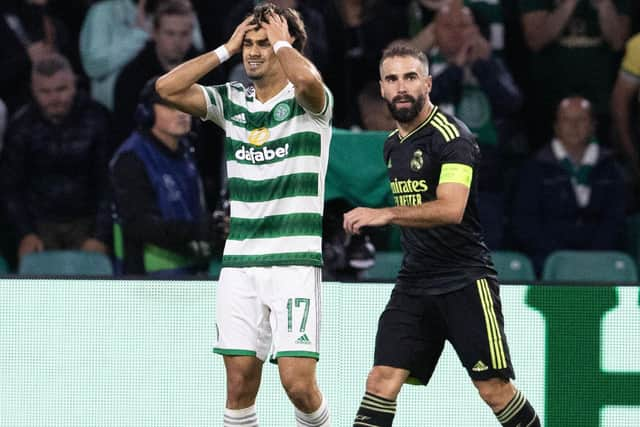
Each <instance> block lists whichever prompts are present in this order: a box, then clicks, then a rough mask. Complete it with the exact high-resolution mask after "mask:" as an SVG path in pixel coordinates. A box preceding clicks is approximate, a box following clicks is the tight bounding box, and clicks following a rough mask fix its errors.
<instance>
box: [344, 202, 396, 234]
mask: <svg viewBox="0 0 640 427" xmlns="http://www.w3.org/2000/svg"><path fill="white" fill-rule="evenodd" d="M391 217H392V215H391V211H390V210H389V209H388V208H382V209H372V208H355V209H351V210H350V211H349V212H347V213H345V214H344V219H343V221H342V226H343V227H344V230H345V231H346V232H347V233H350V234H360V231H361V229H362V227H379V226H382V225H387V224H389V223H390V222H391Z"/></svg>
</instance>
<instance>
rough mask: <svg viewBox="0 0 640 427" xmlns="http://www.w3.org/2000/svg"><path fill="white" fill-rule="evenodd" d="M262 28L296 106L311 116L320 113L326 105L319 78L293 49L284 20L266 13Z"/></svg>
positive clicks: (310, 65) (307, 61)
mask: <svg viewBox="0 0 640 427" xmlns="http://www.w3.org/2000/svg"><path fill="white" fill-rule="evenodd" d="M262 26H263V27H264V29H265V30H266V32H267V37H268V39H269V43H271V46H272V47H273V50H274V52H275V53H276V56H277V57H278V60H279V61H280V64H281V65H282V69H283V71H284V73H285V75H286V76H287V79H288V80H289V81H290V82H291V83H293V86H294V87H295V91H296V100H297V101H298V103H300V105H302V106H303V107H304V108H305V109H306V110H308V111H310V112H312V113H321V112H322V111H323V110H324V108H325V105H326V100H325V96H326V95H325V91H324V85H323V83H322V77H321V76H320V73H319V72H318V70H317V69H316V67H315V66H314V65H313V64H312V63H311V61H309V60H308V59H307V58H305V57H304V56H303V55H302V54H301V53H300V52H298V50H297V49H295V48H293V46H292V43H294V41H295V38H294V37H292V36H291V34H290V32H289V27H288V24H287V20H286V19H284V18H283V17H282V16H280V15H277V14H275V13H270V14H269V15H268V16H267V23H265V24H262Z"/></svg>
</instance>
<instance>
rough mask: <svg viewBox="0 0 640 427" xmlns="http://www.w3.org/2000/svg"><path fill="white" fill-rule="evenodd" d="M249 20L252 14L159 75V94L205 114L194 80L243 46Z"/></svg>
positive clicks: (250, 26) (188, 110)
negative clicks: (217, 42) (218, 41)
mask: <svg viewBox="0 0 640 427" xmlns="http://www.w3.org/2000/svg"><path fill="white" fill-rule="evenodd" d="M250 21H251V17H247V18H246V19H245V20H244V21H242V23H240V25H238V27H237V28H236V30H235V31H234V32H233V34H232V35H231V38H230V39H229V41H228V42H227V43H225V44H224V45H222V46H220V47H218V48H217V49H215V50H213V51H210V52H207V53H203V54H202V55H200V56H197V57H195V58H193V59H191V60H189V61H187V62H184V63H182V64H180V65H178V66H177V67H176V68H174V69H173V70H171V71H169V72H168V73H166V74H164V75H163V76H161V77H160V78H159V79H158V81H157V83H156V90H157V92H158V95H160V96H161V97H162V99H164V100H165V101H167V102H168V103H169V104H171V105H173V106H174V107H175V108H177V109H179V110H182V111H184V112H186V113H189V114H192V115H194V116H198V117H205V116H206V114H207V103H206V100H205V99H204V94H203V93H202V90H201V89H200V88H199V86H198V85H197V84H196V82H198V80H200V79H201V78H202V77H204V76H205V75H206V74H207V73H209V72H211V70H213V69H215V68H216V67H218V66H219V65H220V64H222V63H223V62H224V61H226V60H227V59H229V58H230V57H231V56H233V55H235V54H237V53H239V52H240V51H241V50H242V42H243V40H244V35H245V33H246V32H247V31H249V30H252V29H254V28H255V25H253V24H250Z"/></svg>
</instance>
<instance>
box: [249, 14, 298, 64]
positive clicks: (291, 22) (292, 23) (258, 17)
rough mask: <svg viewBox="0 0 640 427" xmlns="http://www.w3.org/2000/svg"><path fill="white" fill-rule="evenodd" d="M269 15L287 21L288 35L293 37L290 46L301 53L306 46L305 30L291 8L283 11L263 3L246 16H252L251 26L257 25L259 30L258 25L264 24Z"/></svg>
mask: <svg viewBox="0 0 640 427" xmlns="http://www.w3.org/2000/svg"><path fill="white" fill-rule="evenodd" d="M270 14H274V15H279V16H281V17H283V18H284V19H286V20H287V26H288V28H289V34H290V35H291V37H293V43H292V45H293V47H294V48H295V49H296V50H297V51H298V52H302V50H303V49H304V47H305V45H306V44H307V30H306V29H305V28H304V22H302V18H301V17H300V14H299V13H298V11H296V10H295V9H291V8H287V9H283V8H281V7H279V6H276V5H275V4H273V3H268V2H265V3H260V4H258V5H256V7H254V8H253V12H252V13H250V14H249V15H248V16H253V19H252V20H251V24H257V25H258V28H260V24H261V23H263V22H264V23H266V22H267V18H268V16H269V15H270Z"/></svg>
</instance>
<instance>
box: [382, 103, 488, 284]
mask: <svg viewBox="0 0 640 427" xmlns="http://www.w3.org/2000/svg"><path fill="white" fill-rule="evenodd" d="M384 160H385V163H386V165H387V168H388V173H389V180H390V185H391V191H392V193H393V197H394V200H395V204H396V206H415V205H419V204H422V203H428V202H429V201H432V200H435V199H436V189H437V188H438V182H439V179H440V172H441V169H442V165H444V164H453V165H466V166H468V167H470V168H471V170H472V171H473V174H472V178H471V186H470V192H469V200H468V201H467V206H466V209H465V212H464V217H463V219H462V222H461V223H460V224H450V225H443V226H436V227H430V228H418V227H401V243H402V247H403V249H404V251H405V256H404V260H403V262H402V267H401V269H400V272H399V274H398V281H397V285H398V286H400V287H403V288H406V290H407V291H412V292H417V293H432V294H440V293H446V292H451V291H454V290H457V289H460V288H462V287H464V286H466V285H468V284H469V283H473V281H475V280H476V279H478V278H480V277H488V276H489V277H495V275H496V272H495V270H494V268H493V264H492V262H491V256H490V252H489V249H488V248H487V246H486V245H485V243H484V241H483V236H482V227H481V225H480V221H479V218H478V209H477V202H476V198H477V184H476V183H477V176H476V174H477V170H478V164H479V162H480V149H479V147H478V144H477V143H476V141H475V138H474V137H473V134H471V132H470V131H469V129H468V128H467V127H466V126H465V125H464V124H463V123H462V122H461V121H460V120H458V119H457V118H455V117H453V116H451V115H448V114H445V113H444V112H442V111H440V110H439V109H438V107H434V108H433V110H432V111H431V113H430V114H429V117H427V119H426V120H425V121H424V122H423V123H422V124H421V125H420V126H418V127H417V128H416V129H415V130H414V131H412V132H411V133H409V134H407V135H406V136H405V137H403V138H401V137H400V135H399V133H398V132H397V131H394V132H393V133H391V134H390V135H389V137H388V138H387V140H386V141H385V145H384ZM465 169H466V168H465Z"/></svg>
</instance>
